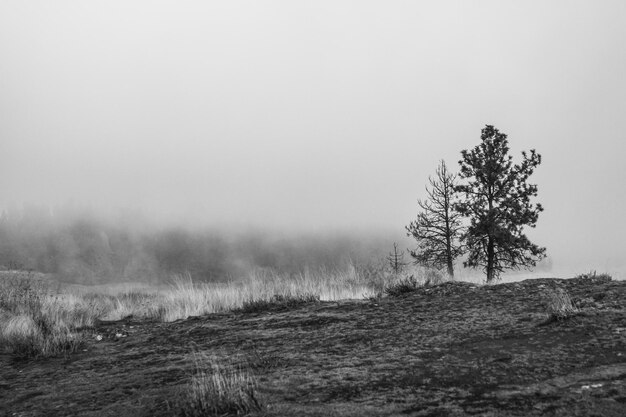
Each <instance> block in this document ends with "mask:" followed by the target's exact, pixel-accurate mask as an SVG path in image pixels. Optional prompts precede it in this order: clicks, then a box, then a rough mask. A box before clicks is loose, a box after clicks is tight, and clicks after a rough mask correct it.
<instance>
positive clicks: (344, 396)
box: [0, 278, 626, 417]
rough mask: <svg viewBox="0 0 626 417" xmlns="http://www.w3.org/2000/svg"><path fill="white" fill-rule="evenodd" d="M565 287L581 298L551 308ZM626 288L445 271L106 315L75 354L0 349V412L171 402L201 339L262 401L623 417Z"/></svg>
mask: <svg viewBox="0 0 626 417" xmlns="http://www.w3.org/2000/svg"><path fill="white" fill-rule="evenodd" d="M556 287H560V288H563V289H566V290H567V292H569V294H570V295H571V297H572V299H573V301H574V303H575V304H576V305H577V306H578V307H580V312H579V313H577V314H574V315H573V316H572V317H568V318H565V319H562V320H556V319H555V320H549V319H548V315H547V309H546V302H547V301H546V300H547V298H546V297H547V294H548V292H549V291H550V290H551V289H553V288H556ZM625 296H626V282H623V281H608V280H602V279H589V278H587V279H572V280H557V279H539V280H527V281H522V282H517V283H509V284H500V285H492V286H476V285H472V284H468V283H455V282H450V283H445V284H441V285H438V286H434V287H424V288H420V289H418V290H417V291H414V292H410V293H407V294H404V295H401V296H398V297H384V298H380V299H370V300H347V301H342V302H317V303H315V302H312V303H308V304H305V305H301V306H297V307H294V308H292V309H280V308H275V309H273V310H272V308H270V309H267V310H260V311H256V312H249V313H244V312H242V311H239V312H233V313H224V314H214V315H210V316H205V317H192V318H189V319H187V320H182V321H177V322H173V323H156V322H142V321H136V320H134V319H133V318H132V317H131V318H127V319H125V320H122V321H118V322H101V323H99V324H98V325H97V326H96V328H95V329H93V330H89V332H93V334H92V335H91V337H90V339H89V340H90V341H89V343H88V344H87V346H86V347H85V349H84V351H82V352H80V353H77V354H72V355H70V356H69V357H66V358H53V359H33V360H28V361H25V360H17V359H15V358H14V357H12V356H11V355H9V354H3V355H2V356H0V415H7V416H9V415H11V416H13V415H15V416H35V415H42V416H43V415H45V416H55V415H59V416H61V415H63V416H64V415H75V416H116V417H122V416H133V417H139V416H166V415H175V414H176V413H178V409H177V398H179V397H180V395H182V394H181V393H184V392H185V387H186V386H187V384H188V383H189V381H190V379H191V376H192V375H193V373H194V361H193V352H205V353H209V354H211V355H215V356H216V357H218V358H222V359H223V360H225V361H226V360H230V361H231V362H234V363H238V364H239V366H245V367H246V369H249V371H250V372H251V373H252V374H253V375H254V376H255V377H256V380H257V388H256V390H257V398H258V400H259V402H260V403H261V404H263V408H262V410H261V411H259V412H257V415H267V416H333V415H335V416H391V415H399V416H406V415H410V416H448V415H449V416H457V415H458V416H462V415H485V416H508V415H512V416H534V415H536V416H539V415H549V416H552V415H554V416H590V415H597V416H623V415H626V297H625ZM98 339H101V340H98Z"/></svg>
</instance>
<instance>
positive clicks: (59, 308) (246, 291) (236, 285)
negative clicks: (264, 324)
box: [0, 264, 443, 357]
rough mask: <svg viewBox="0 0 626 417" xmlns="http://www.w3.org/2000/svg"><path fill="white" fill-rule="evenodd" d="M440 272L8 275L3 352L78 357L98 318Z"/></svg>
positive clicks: (417, 278)
mask: <svg viewBox="0 0 626 417" xmlns="http://www.w3.org/2000/svg"><path fill="white" fill-rule="evenodd" d="M442 280H443V277H442V276H441V275H440V274H436V273H433V272H432V271H424V270H419V269H416V270H413V271H408V272H407V273H406V274H405V275H398V274H396V275H394V274H390V273H388V272H386V271H385V268H384V265H382V264H376V265H373V266H371V265H370V266H368V267H358V266H355V265H353V264H349V265H348V266H347V267H346V268H344V269H342V270H327V269H324V268H321V269H318V270H308V269H307V270H305V271H304V272H302V273H300V274H295V275H294V274H282V273H277V272H275V271H268V270H257V271H255V272H254V273H253V274H251V275H250V276H248V277H246V278H245V279H242V280H239V281H232V282H229V283H195V282H193V281H192V278H191V276H190V275H189V274H187V275H183V276H177V277H175V278H174V280H173V282H172V284H171V285H170V286H168V287H166V288H163V287H146V286H143V287H141V286H136V287H135V288H133V287H128V285H126V286H123V287H122V290H121V291H120V292H117V293H116V292H115V289H114V288H112V287H109V288H107V289H106V291H100V292H91V291H90V289H89V288H86V287H81V288H75V287H67V288H65V289H63V290H59V288H53V287H52V286H51V285H50V283H49V281H46V280H45V279H44V278H41V277H37V276H35V275H33V274H27V273H20V272H12V273H9V274H2V276H0V351H9V352H12V353H14V354H16V355H17V356H23V357H46V356H56V355H59V354H67V353H71V352H75V351H77V350H78V349H80V348H81V347H82V346H83V343H84V341H85V337H89V336H91V335H90V334H89V330H88V329H89V328H91V327H92V326H93V325H94V324H95V323H96V321H97V320H120V319H123V318H126V317H129V316H132V317H134V318H136V319H140V320H155V321H162V322H172V321H176V320H179V319H186V318H187V317H189V316H201V315H206V314H210V313H218V312H225V311H242V312H255V311H265V310H284V309H289V308H294V307H296V306H298V305H301V304H303V303H311V302H318V301H320V300H321V301H333V300H342V299H362V298H378V297H381V296H383V295H385V294H386V295H392V296H393V295H399V294H402V293H405V292H410V291H412V290H414V289H416V288H418V287H419V286H422V285H433V284H436V283H438V282H441V281H442Z"/></svg>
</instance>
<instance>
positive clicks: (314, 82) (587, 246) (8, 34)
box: [0, 0, 626, 277]
mask: <svg viewBox="0 0 626 417" xmlns="http://www.w3.org/2000/svg"><path fill="white" fill-rule="evenodd" d="M624 22H626V3H625V2H623V1H621V0H616V1H609V0H606V1H602V2H589V1H571V0H568V1H551V2H543V1H526V2H514V1H502V0H497V1H474V2H460V1H420V2H414V1H394V2H382V1H379V2H374V1H341V0H333V1H315V2H293V1H228V2H202V1H177V2H173V1H171V2H165V1H147V0H146V1H106V2H84V1H78V0H77V1H62V0H58V1H55V2H47V1H29V2H24V1H8V0H5V1H2V2H1V3H0V207H1V208H2V209H3V210H5V211H6V212H8V213H19V212H21V213H23V212H24V208H25V207H40V208H41V207H44V208H45V210H49V213H48V214H50V213H52V214H51V215H52V217H53V218H54V212H55V211H57V212H64V213H67V211H68V210H70V209H69V208H72V210H78V211H79V212H80V211H81V210H84V211H86V212H89V213H97V216H96V217H98V218H105V219H107V220H106V222H105V223H106V224H107V225H112V224H115V219H120V218H126V219H128V218H131V219H133V218H134V219H135V220H134V221H129V222H128V223H129V224H130V225H132V224H134V222H139V223H141V224H142V226H141V227H145V228H146V229H143V230H148V229H150V230H154V231H155V232H154V233H157V231H158V230H165V229H167V228H170V229H171V228H176V227H182V228H184V230H187V231H192V232H193V233H196V234H202V233H209V231H215V233H216V234H219V235H220V236H222V237H223V239H227V240H228V239H231V237H230V236H231V234H232V233H233V232H236V233H248V232H249V231H251V230H253V231H254V230H257V231H259V230H260V231H262V234H263V236H279V237H280V236H291V237H290V239H291V241H297V240H298V239H299V238H297V237H296V236H305V235H307V236H313V235H315V236H329V234H330V235H332V234H335V235H334V236H336V235H337V234H341V235H342V236H352V237H350V238H349V239H348V240H345V241H344V243H345V244H346V245H352V244H354V242H358V241H362V240H364V239H365V238H363V236H365V235H367V236H370V237H371V236H374V237H372V238H371V239H373V240H371V241H374V240H375V241H377V242H379V243H380V245H381V248H380V251H382V252H383V253H384V252H385V251H387V250H388V249H389V248H388V247H386V246H387V245H388V244H389V243H390V242H392V241H393V240H396V241H399V242H402V245H403V246H404V247H406V246H407V245H410V241H408V240H407V239H406V237H405V232H404V226H405V225H407V224H408V223H409V222H410V221H411V220H412V219H413V218H414V216H415V215H416V210H417V205H416V200H417V198H423V197H424V186H425V185H426V183H427V180H428V176H429V175H432V174H433V173H434V171H435V169H436V167H437V164H438V161H439V160H440V159H444V160H445V161H446V162H447V163H448V166H449V167H450V168H451V169H456V168H457V161H458V160H459V159H460V151H461V150H463V149H468V148H471V147H473V146H475V145H477V144H478V143H479V140H480V130H481V128H482V127H484V125H485V124H493V125H495V126H496V127H497V128H498V129H499V130H500V131H502V132H504V133H506V134H508V135H509V142H510V145H511V150H512V153H513V155H514V158H516V159H517V160H519V158H520V152H521V151H522V150H526V149H531V148H534V149H537V151H538V152H539V153H540V154H542V156H543V163H542V165H541V166H540V167H539V168H538V170H537V172H536V173H535V175H533V177H532V178H531V180H532V182H534V183H537V184H538V185H539V197H538V199H537V201H538V202H540V203H541V204H542V205H543V206H544V207H545V212H543V213H542V214H541V216H540V217H539V221H538V224H537V228H536V229H533V230H530V231H529V232H528V233H529V237H530V238H531V240H532V241H534V242H536V243H537V244H539V245H541V246H545V247H547V250H548V255H549V256H550V258H551V262H552V266H553V271H552V274H553V275H559V274H562V275H563V274H570V273H573V272H586V271H589V270H592V269H597V270H598V271H599V272H600V271H607V272H610V273H613V274H614V275H616V276H618V277H625V276H626V246H624V245H623V244H622V241H623V237H624V236H625V235H626V221H625V220H624V216H623V213H625V212H626V187H625V184H624V183H625V180H626V164H624V161H623V156H624V153H625V151H626V140H625V139H626V138H625V137H624V135H625V133H624V132H626V117H624V115H625V114H626V78H625V77H624V74H626V47H625V45H624V42H625V40H626V25H625V24H624ZM70 211H71V210H70ZM129 213H130V214H129ZM56 218H58V216H57V217H56ZM62 223H63V222H62V221H60V223H59V224H62ZM144 223H145V224H144ZM12 227H13V226H12ZM14 227H15V228H16V229H15V230H19V229H20V226H19V222H18V223H15V226H14ZM55 227H56V226H55ZM107 227H108V226H107ZM128 227H131V226H128ZM11 230H13V229H11ZM217 231H219V233H218V232H217ZM22 232H23V230H22ZM11 233H13V232H11ZM15 233H17V232H15ZM20 233H21V232H20ZM190 233H191V232H190ZM193 233H192V234H193ZM250 233H252V232H250ZM351 234H352V235H351ZM7 236H9V235H5V238H7ZM271 239H274V240H275V239H277V238H275V237H272V238H271ZM368 239H370V238H368ZM377 239H378V240H377ZM368 241H370V240H368ZM318 243H319V242H318ZM268 245H269V243H268ZM368 245H369V244H368ZM366 246H367V245H366ZM372 246H375V245H373V244H372V245H369V246H367V249H363V250H362V251H361V249H362V248H361V249H358V250H357V251H358V252H359V253H360V254H364V253H370V252H371V251H373V249H372ZM383 246H385V247H383ZM342 256H343V255H342ZM346 256H352V255H350V254H349V253H347V252H346ZM359 256H360V255H359Z"/></svg>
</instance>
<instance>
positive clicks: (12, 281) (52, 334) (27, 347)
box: [0, 273, 103, 357]
mask: <svg viewBox="0 0 626 417" xmlns="http://www.w3.org/2000/svg"><path fill="white" fill-rule="evenodd" d="M102 313H103V311H102V309H101V306H100V305H99V304H97V303H90V302H86V301H85V300H83V299H82V298H80V297H76V296H73V295H72V294H64V295H59V294H54V292H52V291H51V289H50V288H49V286H47V285H46V283H45V282H43V281H41V280H39V279H37V278H35V277H34V276H33V275H32V274H22V273H16V274H14V275H12V276H10V277H4V278H3V279H2V280H1V281H0V316H2V319H3V320H1V321H0V349H2V350H4V351H9V352H11V353H14V354H15V355H16V356H19V357H40V356H43V357H47V356H55V355H59V354H65V353H71V352H75V351H76V350H78V349H79V348H80V347H81V346H82V345H83V342H84V340H83V338H82V336H81V334H80V332H79V331H78V330H79V329H81V328H84V327H89V326H92V325H93V324H94V322H95V320H96V319H97V318H98V317H99V316H100V315H101V314H102Z"/></svg>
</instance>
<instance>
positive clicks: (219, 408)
mask: <svg viewBox="0 0 626 417" xmlns="http://www.w3.org/2000/svg"><path fill="white" fill-rule="evenodd" d="M194 360H195V374H194V375H193V376H192V378H191V381H190V383H189V384H188V385H187V386H186V387H185V390H184V391H183V392H182V395H181V397H180V400H179V403H178V414H179V415H181V416H185V417H200V416H232V415H246V414H249V413H251V412H254V411H260V410H261V409H262V408H263V407H262V405H261V402H260V401H259V399H258V394H257V382H256V379H255V378H254V377H253V375H252V374H251V373H250V372H249V371H248V370H247V369H245V368H243V367H242V366H238V365H236V364H234V363H232V362H228V361H226V362H224V361H222V360H219V359H218V358H217V357H215V356H206V355H200V354H195V355H194Z"/></svg>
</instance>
